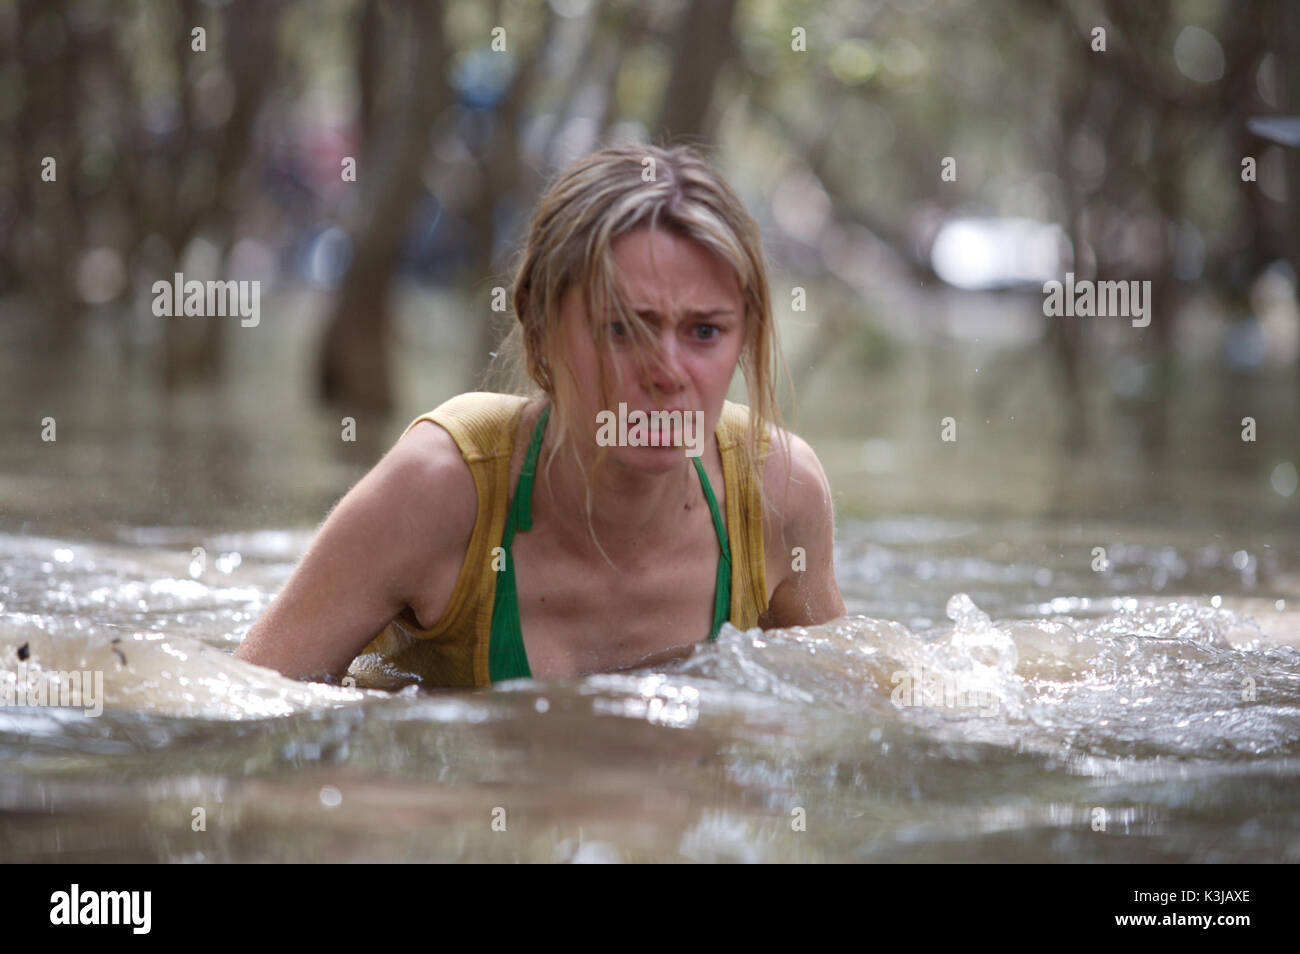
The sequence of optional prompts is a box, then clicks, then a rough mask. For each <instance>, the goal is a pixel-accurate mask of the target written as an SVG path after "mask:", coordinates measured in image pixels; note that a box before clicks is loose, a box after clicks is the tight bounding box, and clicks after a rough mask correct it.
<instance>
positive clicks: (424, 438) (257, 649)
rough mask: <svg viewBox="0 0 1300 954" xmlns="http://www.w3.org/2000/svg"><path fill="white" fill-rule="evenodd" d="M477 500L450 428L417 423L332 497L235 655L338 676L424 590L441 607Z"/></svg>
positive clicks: (292, 671) (302, 672)
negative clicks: (350, 485) (353, 483)
mask: <svg viewBox="0 0 1300 954" xmlns="http://www.w3.org/2000/svg"><path fill="white" fill-rule="evenodd" d="M476 504H477V496H476V491H475V489H474V480H473V476H472V475H471V474H470V471H469V468H468V466H466V464H465V462H464V459H463V458H462V457H461V455H460V451H459V449H458V448H457V447H456V444H455V442H454V441H453V440H452V438H451V435H450V434H448V433H447V432H446V431H445V430H443V429H442V428H441V427H438V426H437V425H434V424H430V425H428V426H425V425H421V426H418V427H415V428H412V429H411V431H410V432H409V433H407V434H406V435H404V436H403V437H402V439H401V440H399V441H398V442H397V443H396V444H395V445H394V446H393V448H392V449H391V450H390V451H389V452H388V453H387V454H386V455H384V457H383V459H382V460H380V461H379V463H378V464H376V465H375V466H374V468H373V469H372V470H371V471H370V472H369V473H368V474H366V476H365V477H363V478H362V479H361V480H360V481H358V482H357V484H356V486H354V487H353V488H352V489H351V490H350V491H348V493H347V494H346V495H345V496H344V497H343V499H342V500H340V501H339V502H338V504H337V505H335V507H334V509H333V511H331V513H330V514H329V516H328V517H327V518H326V520H325V522H324V524H323V525H322V526H321V528H320V531H319V532H318V533H317V534H316V536H315V538H314V539H313V540H312V542H311V545H310V546H309V547H308V549H307V552H306V554H305V555H304V556H303V558H302V561H301V562H300V563H299V564H298V566H297V567H296V568H295V569H294V572H293V575H292V576H291V577H290V578H289V580H288V582H286V583H285V585H284V587H283V588H282V589H281V590H280V592H279V593H278V594H277V595H276V597H275V598H274V599H273V600H272V602H271V605H270V606H269V607H267V609H266V612H264V613H263V614H262V616H261V617H260V618H259V619H258V620H257V622H256V623H254V624H253V628H252V629H250V630H249V631H248V635H247V636H245V637H244V641H243V642H242V643H241V644H240V646H239V648H238V649H237V650H235V657H236V658H238V659H243V660H246V661H248V662H252V663H257V664H258V665H261V666H267V667H269V668H271V669H275V670H278V671H279V672H281V673H284V674H285V675H287V676H293V677H297V678H305V677H322V676H325V675H333V676H339V675H342V674H343V673H344V672H345V671H346V670H347V667H348V665H349V664H350V663H351V662H352V660H353V659H354V658H356V655H357V653H359V652H360V651H361V650H362V649H364V648H365V646H366V644H367V643H369V642H370V640H371V639H373V638H374V637H375V636H376V635H377V634H378V633H379V632H380V631H381V630H383V628H384V627H385V626H387V625H388V623H389V622H390V621H391V620H392V619H393V617H394V616H396V615H397V614H398V613H400V612H401V611H402V610H403V609H404V608H405V607H406V606H408V605H411V604H413V603H415V602H417V599H418V596H420V595H422V596H424V597H425V598H426V599H429V598H430V594H432V602H434V603H438V601H439V600H440V601H441V602H440V603H439V605H438V606H437V607H436V608H435V612H437V613H441V611H442V609H443V608H445V606H446V603H447V601H448V600H450V598H451V591H452V588H453V587H454V586H455V581H456V577H457V575H458V574H459V571H460V564H461V562H462V561H463V559H464V556H465V551H466V549H467V547H468V546H469V538H470V534H471V533H472V532H473V529H474V519H475V516H476Z"/></svg>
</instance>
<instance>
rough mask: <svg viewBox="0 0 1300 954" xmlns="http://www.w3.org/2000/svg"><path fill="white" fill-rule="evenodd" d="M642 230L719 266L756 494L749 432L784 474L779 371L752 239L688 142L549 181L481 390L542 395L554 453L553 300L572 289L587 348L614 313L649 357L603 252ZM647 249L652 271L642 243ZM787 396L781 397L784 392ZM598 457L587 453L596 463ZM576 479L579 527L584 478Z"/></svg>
mask: <svg viewBox="0 0 1300 954" xmlns="http://www.w3.org/2000/svg"><path fill="white" fill-rule="evenodd" d="M643 227H649V228H650V229H651V231H652V232H653V231H654V230H655V229H656V228H659V227H663V228H666V229H668V230H669V231H671V232H672V233H673V234H676V235H679V236H681V237H683V238H686V239H689V240H690V241H693V242H695V243H697V244H698V245H700V246H702V247H703V248H705V249H706V250H708V251H710V252H713V253H714V254H716V255H718V256H720V257H721V258H722V260H724V261H725V262H727V263H728V264H729V265H730V266H731V269H732V271H733V272H734V273H735V275H736V278H737V281H738V284H739V286H740V290H741V296H742V299H743V302H744V311H745V314H744V339H743V344H742V347H741V352H740V357H739V360H738V364H739V366H740V368H741V370H742V372H743V374H744V376H745V387H746V391H747V394H748V402H749V431H748V435H747V439H746V441H745V443H744V446H743V459H744V461H745V466H747V467H749V468H750V469H751V472H752V474H753V477H754V482H755V485H756V486H759V487H762V486H763V482H762V474H763V461H762V459H761V454H762V450H761V446H760V440H761V435H763V434H769V435H770V434H772V433H773V429H775V433H776V434H777V435H780V437H781V439H779V440H778V443H779V444H780V446H781V447H782V452H783V453H784V454H785V463H786V467H785V472H786V473H787V474H789V473H790V466H789V465H790V459H789V458H790V448H789V442H788V441H786V440H784V439H783V438H784V432H783V430H782V429H781V428H782V423H781V413H780V408H779V407H778V402H777V397H776V387H775V383H774V382H775V380H776V379H777V377H778V376H780V375H784V377H785V380H786V381H787V382H788V381H789V370H788V368H787V367H786V364H785V359H784V356H783V355H782V353H781V348H780V345H779V343H778V341H777V332H776V324H775V321H774V319H773V314H772V302H771V291H770V288H769V285H768V276H767V265H766V261H765V258H764V254H763V245H762V237H761V235H760V234H759V230H758V225H757V224H756V223H755V222H754V220H753V218H751V217H750V215H749V213H748V212H747V211H746V210H745V207H744V204H743V203H742V202H741V201H740V199H739V198H738V197H737V196H736V194H735V192H734V191H732V189H731V187H730V186H729V185H728V184H727V183H726V181H725V180H724V179H723V178H722V176H721V174H720V173H719V172H718V171H717V170H716V169H715V168H714V167H713V166H712V165H711V164H710V163H709V161H708V160H707V159H705V158H704V156H702V155H701V154H700V153H698V152H696V151H695V150H694V149H693V148H691V147H689V146H676V147H673V148H665V147H660V146H654V145H647V144H643V143H626V144H619V145H612V146H608V147H606V148H603V149H600V150H598V151H596V152H593V153H591V154H589V155H587V156H584V157H582V158H581V159H578V160H577V161H576V162H574V163H573V164H572V165H570V166H569V167H568V168H566V169H564V170H563V171H561V172H560V173H559V174H558V175H557V176H556V177H555V178H554V179H553V180H552V181H551V183H550V185H549V186H548V187H547V188H546V190H545V192H544V193H543V195H542V197H541V199H540V200H539V201H538V204H537V208H536V210H535V211H534V213H533V217H532V221H531V222H530V224H529V227H528V232H527V235H526V237H525V240H524V244H523V247H522V249H521V251H520V253H519V255H518V262H517V265H516V266H515V267H514V270H513V271H514V279H513V283H512V288H513V291H512V304H513V305H514V313H515V317H516V319H517V322H516V323H515V324H514V326H513V328H512V329H511V331H510V333H509V335H508V336H507V337H506V339H505V341H504V342H503V343H502V345H501V348H500V350H499V351H498V352H497V354H496V360H495V361H494V362H493V363H492V365H491V366H490V367H489V369H488V372H487V376H486V377H485V379H484V381H485V387H486V386H487V385H488V384H489V383H493V384H496V386H497V387H496V388H492V389H500V390H503V391H505V392H506V393H513V394H519V395H523V396H526V397H529V398H534V399H535V398H542V397H548V398H549V399H550V400H551V402H552V403H553V404H554V405H555V408H556V410H557V411H559V412H561V413H559V414H553V415H552V418H553V421H552V423H553V424H554V425H557V428H558V430H557V439H556V442H555V448H556V450H558V449H559V448H560V447H562V446H564V445H565V443H566V439H567V436H568V435H567V432H566V427H565V423H564V422H565V414H564V413H563V411H564V410H565V406H566V395H568V394H569V393H571V390H570V389H571V388H572V387H573V381H574V374H573V369H572V366H571V365H570V364H569V362H568V358H567V355H566V354H565V353H564V348H563V344H562V342H563V338H562V332H561V328H560V321H561V314H560V301H561V298H562V297H563V296H564V294H565V292H566V291H568V289H569V288H570V287H571V286H574V285H577V286H578V288H579V289H580V291H581V294H582V303H583V306H584V310H585V313H586V321H587V328H588V331H589V332H590V334H591V337H592V341H593V343H594V344H595V345H596V348H597V351H598V352H600V353H602V354H605V353H607V352H606V351H605V349H606V348H607V347H608V339H607V332H606V328H607V324H606V319H607V317H609V316H611V315H617V320H618V321H621V322H622V323H623V325H624V327H625V328H626V329H627V333H628V335H629V337H630V340H631V341H632V343H633V344H634V345H635V346H636V347H635V352H636V354H637V356H638V361H639V362H641V364H642V367H643V368H644V367H645V365H646V363H648V362H649V361H654V360H658V357H659V356H658V351H659V349H660V345H659V342H658V339H657V337H656V336H654V335H653V334H652V333H651V331H650V329H649V328H648V327H647V325H646V323H645V321H644V320H643V319H642V318H641V317H640V316H638V315H636V314H635V313H634V311H633V309H632V308H631V307H630V305H629V303H628V302H627V300H626V298H625V290H624V289H623V288H622V287H621V285H620V283H619V282H618V281H617V280H616V267H615V265H614V263H613V257H612V254H611V246H612V245H613V243H614V240H615V239H617V238H619V237H620V236H622V235H625V234H627V233H629V232H632V231H634V230H636V229H638V228H643ZM651 254H652V259H651V261H652V266H653V244H652V245H651ZM604 368H605V362H604V361H601V362H600V369H601V370H600V383H599V389H600V390H599V395H600V400H601V406H602V407H610V406H611V398H610V392H609V387H608V384H609V382H608V381H606V380H605V378H606V376H605V370H604ZM790 393H791V396H792V398H793V389H792V388H791V390H790ZM656 397H657V395H656ZM593 426H594V422H593ZM710 439H711V435H710ZM606 450H607V449H606V448H602V451H601V452H600V453H598V456H597V458H596V466H599V462H600V460H601V459H603V453H604V451H606ZM575 453H576V448H575ZM551 459H552V460H553V459H554V457H553V455H552V458H551ZM579 463H581V458H580V457H579ZM584 474H585V471H584ZM586 479H587V503H588V513H587V518H588V529H589V530H591V513H590V503H591V496H590V494H591V480H590V475H586ZM764 499H766V492H764ZM592 536H593V539H594V532H593V534H592ZM597 546H599V543H597ZM602 552H603V550H602ZM607 559H608V557H607Z"/></svg>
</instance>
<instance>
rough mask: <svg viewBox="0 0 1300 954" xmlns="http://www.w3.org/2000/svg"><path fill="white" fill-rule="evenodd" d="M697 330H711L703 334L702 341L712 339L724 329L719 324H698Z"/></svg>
mask: <svg viewBox="0 0 1300 954" xmlns="http://www.w3.org/2000/svg"><path fill="white" fill-rule="evenodd" d="M695 330H696V331H707V332H709V334H705V335H703V336H701V338H700V340H701V341H712V340H713V339H714V338H716V337H717V336H718V332H719V331H721V330H722V329H721V328H719V327H718V326H717V325H697V326H696V329H695Z"/></svg>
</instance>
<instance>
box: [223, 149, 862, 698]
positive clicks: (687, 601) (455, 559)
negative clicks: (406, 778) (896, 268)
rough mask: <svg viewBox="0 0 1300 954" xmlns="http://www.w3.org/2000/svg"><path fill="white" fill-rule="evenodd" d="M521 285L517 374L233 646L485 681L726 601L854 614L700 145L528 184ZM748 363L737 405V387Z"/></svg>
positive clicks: (318, 546) (300, 667) (827, 516)
mask: <svg viewBox="0 0 1300 954" xmlns="http://www.w3.org/2000/svg"><path fill="white" fill-rule="evenodd" d="M513 304H514V309H515V315H516V317H517V318H518V324H517V325H516V326H515V328H514V330H513V331H512V333H511V335H510V338H509V339H508V341H507V342H506V345H505V349H504V353H505V354H506V355H507V360H508V361H510V360H512V361H513V362H514V364H515V365H516V366H522V368H523V370H524V371H525V373H526V375H527V378H528V379H529V381H530V387H529V388H528V390H529V393H528V394H527V395H510V394H496V393H492V392H484V391H474V392H470V393H467V394H461V395H459V396H457V397H454V398H452V399H450V400H449V401H447V402H445V403H444V404H442V405H440V406H439V407H438V408H436V409H434V410H433V411H430V412H428V413H427V414H424V415H421V416H420V417H419V418H417V419H416V420H415V421H414V422H412V423H411V425H410V426H409V427H408V428H407V429H406V431H405V432H404V433H403V435H402V437H401V438H400V439H399V440H398V441H397V443H396V444H395V445H394V446H393V448H392V449H391V450H390V451H389V452H388V453H387V454H386V455H385V456H384V458H383V459H382V460H380V461H379V463H378V464H376V465H375V467H374V469H373V470H371V471H370V473H368V474H367V475H366V476H365V477H364V478H363V479H362V480H361V481H359V482H358V483H357V484H356V486H354V487H353V488H352V489H351V490H350V491H349V492H348V493H347V494H346V495H345V496H344V497H343V499H342V500H341V501H340V502H339V503H338V504H337V506H335V508H334V510H333V511H332V512H331V513H330V515H329V517H328V519H326V521H325V523H324V525H323V526H322V527H321V529H320V532H319V533H318V534H317V535H316V537H315V539H314V540H313V541H312V544H311V546H310V547H309V548H308V550H307V553H306V555H305V556H304V557H303V559H302V562H301V563H300V564H299V565H298V567H297V569H296V570H295V571H294V573H293V576H292V577H291V578H290V579H289V581H288V582H287V583H286V584H285V586H284V588H283V590H282V591H281V592H280V593H279V594H278V595H277V596H276V598H275V599H274V600H273V602H272V603H271V605H270V607H269V608H268V609H267V611H266V612H265V613H264V614H263V615H262V616H261V618H260V619H258V621H257V622H256V624H255V625H254V626H253V628H252V629H251V630H250V631H249V633H248V635H247V637H246V638H245V639H244V641H243V644H242V645H241V646H240V647H239V649H238V650H237V651H236V653H235V655H236V656H237V657H239V658H241V659H244V660H247V661H249V662H254V663H258V664H260V665H263V666H269V667H271V668H273V669H277V670H279V671H280V672H282V673H285V674H286V675H291V676H297V677H316V678H337V677H338V676H340V675H342V674H343V673H344V672H346V671H347V670H348V669H349V667H351V669H352V671H353V673H354V674H357V675H360V676H363V678H364V677H369V681H371V682H376V681H379V682H383V683H387V684H393V683H395V682H401V681H407V682H409V681H412V680H416V681H419V682H422V683H423V684H425V685H430V686H475V685H487V684H490V683H492V682H498V681H500V680H502V679H509V678H514V677H519V676H532V677H535V678H541V679H549V678H563V677H569V676H576V675H580V674H583V673H591V672H601V671H608V670H618V669H628V668H633V667H640V666H647V665H654V664H658V663H661V662H663V661H666V660H668V659H671V658H674V657H678V656H683V655H689V653H690V652H691V651H692V650H693V648H694V645H695V644H697V643H699V642H701V641H703V640H705V639H708V640H712V639H714V638H716V636H717V633H718V630H719V628H720V627H721V625H722V623H723V622H724V621H725V620H730V621H731V622H732V623H733V624H735V625H736V626H739V627H740V628H742V629H746V628H751V627H754V626H760V627H762V628H765V629H770V628H773V627H780V626H794V625H810V624H814V623H823V622H826V621H828V620H831V619H835V618H837V617H840V616H843V615H845V608H844V602H843V600H842V598H841V597H840V593H839V589H838V587H837V586H836V582H835V573H834V566H833V561H832V556H833V531H834V515H833V512H832V506H831V492H830V487H829V485H828V483H827V480H826V476H825V474H824V472H823V471H822V467H821V464H820V462H819V461H818V459H817V456H816V454H814V453H813V451H812V449H811V448H810V447H809V446H808V445H807V443H805V442H804V441H803V440H801V439H800V438H799V437H798V436H796V435H794V434H790V433H789V432H787V431H785V430H784V429H782V428H781V427H780V426H779V412H778V410H777V407H776V398H775V393H774V387H773V384H772V378H773V369H772V367H771V365H772V362H773V360H774V358H777V357H779V348H778V346H777V344H776V333H775V326H774V322H773V317H772V307H771V301H770V293H769V289H768V280H767V269H766V265H765V262H764V258H763V251H762V245H761V240H760V237H759V232H758V228H757V226H756V225H755V223H754V221H753V219H752V218H751V217H750V216H749V214H748V213H747V212H746V211H745V209H744V207H743V205H742V203H741V202H740V200H739V199H738V198H737V197H736V195H735V193H734V192H733V191H732V190H731V188H730V186H728V185H727V183H726V182H725V181H724V180H723V179H722V177H721V176H720V175H719V174H718V172H717V171H716V170H715V169H714V168H713V167H712V166H711V165H710V164H709V163H708V162H707V161H706V160H704V159H703V158H702V157H701V156H700V155H698V154H697V153H696V152H694V151H693V150H691V149H689V148H687V147H678V148H675V149H667V150H666V149H662V148H658V147H654V146H648V145H630V146H616V147H610V148H606V149H602V150H600V151H598V152H595V153H593V154H591V155H589V156H586V157H584V158H582V159H580V160H578V161H577V162H576V163H574V164H573V165H572V166H571V167H569V168H568V169H567V170H565V171H564V172H563V173H561V174H560V176H559V177H558V178H557V179H556V180H555V181H554V182H553V184H552V185H551V186H550V187H549V189H548V190H547V191H546V194H545V195H544V196H543V197H542V199H541V201H540V203H539V204H538V207H537V210H536V212H535V214H534V216H533V219H532V222H531V224H530V227H529V232H528V237H527V244H526V246H525V248H524V253H523V257H522V260H521V262H520V265H519V267H518V270H517V272H516V274H515V279H514V297H513ZM738 364H739V366H740V368H741V369H742V371H743V373H744V376H745V382H746V386H747V393H748V395H749V401H750V406H749V407H746V406H744V405H740V404H734V403H732V402H730V401H727V400H726V394H727V389H728V387H729V385H730V384H731V380H732V377H733V375H734V373H735V370H736V367H737V365H738ZM652 412H666V413H652ZM426 425H427V426H426ZM539 462H540V463H541V465H542V466H538V465H539Z"/></svg>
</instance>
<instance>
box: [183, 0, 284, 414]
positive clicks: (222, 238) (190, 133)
mask: <svg viewBox="0 0 1300 954" xmlns="http://www.w3.org/2000/svg"><path fill="white" fill-rule="evenodd" d="M203 18H204V15H203V14H202V13H201V12H200V11H199V9H198V7H197V5H196V4H195V3H194V0H187V2H186V6H185V16H184V17H183V18H182V19H181V20H180V21H179V24H178V27H179V30H178V32H179V33H180V34H181V36H179V37H178V41H177V42H178V45H177V50H178V51H179V52H178V54H177V55H178V57H180V58H181V59H180V60H179V61H178V64H177V65H178V67H179V68H180V69H181V73H180V76H181V82H182V85H184V79H185V75H186V72H187V71H186V69H185V61H184V58H185V57H187V56H188V55H189V50H190V45H189V44H190V35H189V31H190V29H191V28H192V26H193V25H194V24H195V23H197V22H201V21H202V20H203ZM277 18H278V10H277V5H276V4H271V3H266V2H265V0H234V2H233V3H231V4H230V6H229V7H228V8H226V10H225V12H224V16H223V23H222V36H221V55H222V65H221V67H220V69H221V70H222V71H223V73H224V78H225V79H226V81H228V82H229V83H230V84H231V89H232V92H233V104H232V106H231V111H230V116H229V117H228V118H227V119H226V121H225V123H223V124H222V125H221V126H220V128H219V129H216V130H212V129H202V128H198V126H196V123H195V114H196V106H197V104H196V102H195V97H196V95H197V91H196V89H195V87H194V86H193V85H191V86H189V88H188V89H184V90H183V92H182V94H181V100H182V102H183V103H184V115H185V125H184V129H183V136H184V139H185V141H186V143H187V144H188V145H189V146H190V148H189V150H188V151H187V155H186V157H185V158H186V162H185V165H184V166H183V167H182V168H181V169H180V170H178V175H177V181H176V183H175V189H176V191H175V193H174V195H175V196H176V201H175V203H174V205H173V207H172V217H171V220H170V223H169V229H168V240H169V244H170V246H171V248H172V249H173V250H174V251H175V253H176V255H177V256H180V255H182V254H183V253H184V251H185V248H186V246H187V245H188V244H189V243H190V241H191V240H192V239H193V238H194V237H195V235H197V234H198V233H199V232H200V231H201V230H205V231H207V232H209V233H210V234H211V235H212V236H213V238H214V240H215V241H216V242H218V243H219V244H220V246H221V254H220V256H219V258H218V262H219V263H220V264H219V269H218V272H217V274H215V275H212V276H210V277H211V278H213V279H236V280H237V279H239V278H240V276H238V275H230V274H229V273H228V271H227V263H228V262H229V256H230V249H231V247H232V245H233V242H234V235H233V232H234V228H235V209H236V206H237V204H238V199H239V188H238V186H239V178H240V175H241V173H242V172H243V170H244V167H245V163H246V161H247V159H248V156H249V154H250V152H251V151H252V144H253V126H254V124H255V122H256V121H257V117H258V115H259V113H260V112H261V109H262V104H263V103H264V102H265V100H266V94H267V90H268V88H269V87H270V84H271V80H272V78H273V71H274V70H273V68H274V64H275V26H276V22H277ZM209 164H210V175H211V182H212V187H211V188H210V189H208V190H206V191H203V192H199V191H198V190H195V189H193V188H189V189H186V182H185V180H186V178H187V177H186V175H185V173H186V172H187V171H189V172H193V171H195V170H196V169H197V170H198V171H200V172H204V171H207V170H205V169H204V168H203V167H204V166H207V165H209ZM177 264H179V263H177ZM188 277H189V276H187V278H188ZM194 277H200V276H194ZM228 326H229V322H227V321H225V320H222V319H218V318H209V319H206V320H203V321H199V322H192V321H187V320H184V319H182V320H179V321H177V320H169V321H168V322H167V323H166V325H165V332H164V349H163V351H164V356H163V384H164V386H165V387H166V388H167V389H168V390H173V389H175V388H177V387H179V386H181V385H183V384H186V383H188V382H190V381H209V382H211V381H216V380H217V379H219V378H220V376H221V369H222V366H223V360H222V358H223V354H224V351H223V339H224V337H225V335H226V329H227V327H228Z"/></svg>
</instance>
